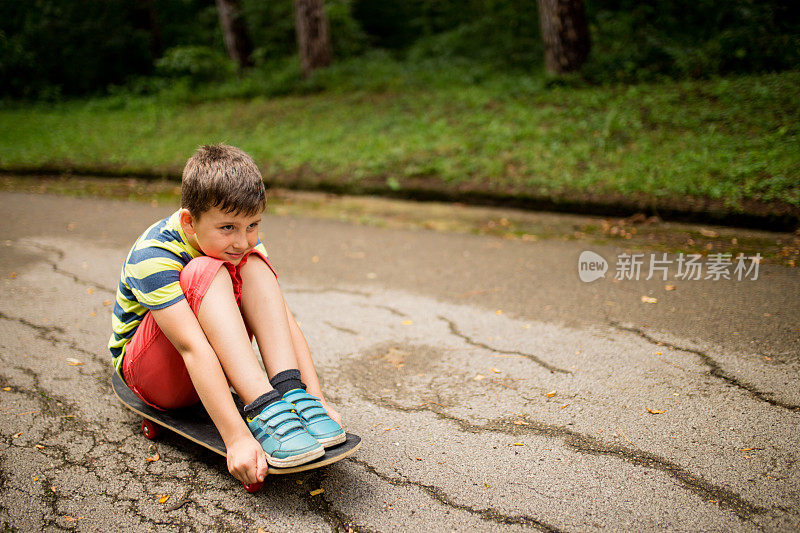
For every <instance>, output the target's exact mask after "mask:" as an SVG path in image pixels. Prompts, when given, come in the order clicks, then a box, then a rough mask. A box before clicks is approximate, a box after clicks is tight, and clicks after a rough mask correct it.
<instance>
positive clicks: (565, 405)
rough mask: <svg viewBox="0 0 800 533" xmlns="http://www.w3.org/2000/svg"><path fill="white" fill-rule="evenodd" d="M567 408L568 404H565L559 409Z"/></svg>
mask: <svg viewBox="0 0 800 533" xmlns="http://www.w3.org/2000/svg"><path fill="white" fill-rule="evenodd" d="M568 406H569V404H568V403H565V404H564V405H562V406H561V407H559V409H563V408H565V407H568Z"/></svg>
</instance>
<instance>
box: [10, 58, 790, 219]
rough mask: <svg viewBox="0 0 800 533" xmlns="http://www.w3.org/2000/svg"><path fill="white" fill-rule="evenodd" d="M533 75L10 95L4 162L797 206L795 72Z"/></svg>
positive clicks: (355, 187)
mask: <svg viewBox="0 0 800 533" xmlns="http://www.w3.org/2000/svg"><path fill="white" fill-rule="evenodd" d="M528 81H529V82H528V83H525V84H522V83H520V84H516V83H514V80H513V78H505V79H503V80H500V81H497V82H484V83H482V84H480V85H457V86H450V87H431V88H427V89H426V88H420V87H415V88H414V87H404V88H403V90H391V89H389V90H383V91H364V90H360V91H358V90H357V91H327V92H322V93H318V94H309V95H302V96H285V97H279V98H269V99H267V98H260V97H256V98H252V99H227V100H216V101H192V102H187V101H182V100H181V99H179V98H175V97H174V96H172V97H169V96H164V95H162V96H149V97H132V96H114V97H105V98H100V99H92V100H86V101H71V102H64V103H58V104H32V105H11V106H6V107H4V108H0V170H3V169H5V170H15V171H40V170H54V171H59V172H61V171H70V170H72V171H75V172H78V173H83V172H88V173H97V174H114V175H117V174H131V175H161V176H176V177H177V176H179V174H180V170H181V168H182V165H183V162H184V161H185V159H186V158H187V157H188V155H190V154H191V152H192V151H193V150H194V148H195V147H196V146H197V145H199V144H202V143H210V142H218V141H225V142H228V143H231V144H235V145H238V146H241V147H242V148H244V149H245V150H247V151H248V152H250V153H251V154H252V155H253V156H254V158H255V159H256V161H257V162H258V163H259V165H260V166H261V168H262V170H263V171H264V174H265V177H266V178H267V180H268V181H270V182H271V183H273V184H279V185H288V186H302V187H321V188H327V189H330V190H340V191H351V192H358V191H369V192H375V191H383V192H386V193H389V194H403V193H406V192H409V191H411V193H412V195H413V194H414V193H416V194H422V193H424V192H425V191H428V192H430V191H434V192H436V193H437V194H438V193H441V194H444V195H445V196H446V195H447V194H450V193H453V194H455V196H456V197H458V195H461V197H462V198H467V196H465V195H466V194H470V193H472V194H478V195H485V196H488V197H491V196H495V197H500V198H502V197H517V198H523V199H527V202H528V203H529V204H532V205H536V204H537V202H538V203H539V205H544V206H547V205H548V204H547V203H548V202H553V201H554V202H555V203H556V204H557V203H558V202H564V203H565V205H567V206H568V207H569V205H571V206H572V208H577V209H579V208H580V206H581V205H582V203H583V202H586V205H587V206H589V205H591V204H611V205H614V204H615V203H616V204H620V205H622V206H628V207H629V208H630V209H637V208H641V207H642V206H644V207H648V206H649V207H651V208H656V210H657V211H658V210H660V211H662V212H665V211H666V212H668V211H669V210H670V209H671V208H674V209H676V210H677V211H680V210H695V209H696V210H700V211H702V210H706V211H708V210H718V211H719V212H726V213H728V214H731V213H737V212H744V213H751V214H764V213H769V212H774V213H787V212H789V213H795V214H797V213H800V111H799V110H800V104H798V102H800V73H798V72H789V73H782V74H772V75H761V76H746V77H738V78H729V79H718V80H707V81H680V82H665V83H660V84H643V85H635V86H612V87H554V88H544V87H543V86H542V84H541V83H539V84H537V83H530V80H528ZM793 216H794V215H793Z"/></svg>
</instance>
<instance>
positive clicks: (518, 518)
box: [347, 457, 560, 533]
mask: <svg viewBox="0 0 800 533" xmlns="http://www.w3.org/2000/svg"><path fill="white" fill-rule="evenodd" d="M347 461H350V462H351V463H355V464H357V465H361V466H362V467H363V468H364V469H365V470H366V471H368V472H369V473H371V474H373V475H375V476H377V477H378V478H379V479H381V480H383V481H385V482H386V483H389V484H390V485H396V486H409V485H410V486H414V487H417V488H419V489H422V490H423V491H424V492H425V493H426V494H428V496H430V497H431V498H432V499H434V500H436V501H437V502H439V503H441V504H442V505H446V506H447V507H451V508H453V509H458V510H461V511H466V512H468V513H470V514H473V515H476V516H478V517H480V518H481V519H482V520H486V521H489V522H495V523H498V524H506V525H523V526H533V527H535V528H537V529H539V530H541V531H547V532H554V533H555V532H558V531H560V530H559V529H558V528H556V527H555V526H553V525H551V524H548V523H547V522H543V521H541V520H539V519H537V518H534V517H532V516H529V515H509V514H504V513H501V512H500V511H498V510H497V509H493V508H491V507H486V508H484V509H476V508H475V507H472V506H470V505H466V504H463V503H457V502H456V501H455V500H454V499H453V498H452V497H451V496H449V495H448V494H447V492H445V491H444V490H443V489H441V488H440V487H437V486H436V485H428V484H426V483H422V482H421V481H412V480H410V479H409V478H408V476H406V475H403V474H402V473H401V474H400V475H401V476H402V477H401V478H396V477H392V476H389V475H387V474H384V473H382V472H379V471H378V470H377V469H376V468H375V467H374V466H372V465H371V464H369V463H367V462H366V461H362V460H360V459H356V458H355V457H348V458H347Z"/></svg>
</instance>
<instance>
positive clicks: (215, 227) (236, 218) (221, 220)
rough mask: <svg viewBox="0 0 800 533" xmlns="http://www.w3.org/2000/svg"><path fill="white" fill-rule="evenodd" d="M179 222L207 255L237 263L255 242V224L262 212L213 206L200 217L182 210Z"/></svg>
mask: <svg viewBox="0 0 800 533" xmlns="http://www.w3.org/2000/svg"><path fill="white" fill-rule="evenodd" d="M180 217H181V226H183V231H184V233H186V237H187V238H188V239H189V244H191V245H192V246H194V247H195V248H196V249H197V250H200V251H201V252H203V253H204V254H206V255H207V256H209V257H215V258H217V259H222V260H223V261H228V262H230V263H233V264H234V265H238V264H239V262H240V261H241V260H242V257H244V254H246V253H247V252H249V251H250V250H252V249H253V247H254V246H255V245H256V244H257V243H258V224H259V222H261V214H260V213H259V214H256V215H241V214H239V215H234V214H232V213H226V212H224V211H221V210H220V209H219V208H218V207H212V208H211V209H209V210H208V211H205V212H204V213H203V214H202V215H201V216H200V218H199V219H198V218H195V217H193V216H192V214H191V213H189V211H188V210H186V209H182V210H181V215H180Z"/></svg>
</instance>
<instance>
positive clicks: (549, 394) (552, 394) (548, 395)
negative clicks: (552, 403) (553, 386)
mask: <svg viewBox="0 0 800 533" xmlns="http://www.w3.org/2000/svg"><path fill="white" fill-rule="evenodd" d="M555 395H556V391H554V390H551V391H550V392H548V393H547V394H545V396H547V397H548V398H552V397H553V396H555Z"/></svg>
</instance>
